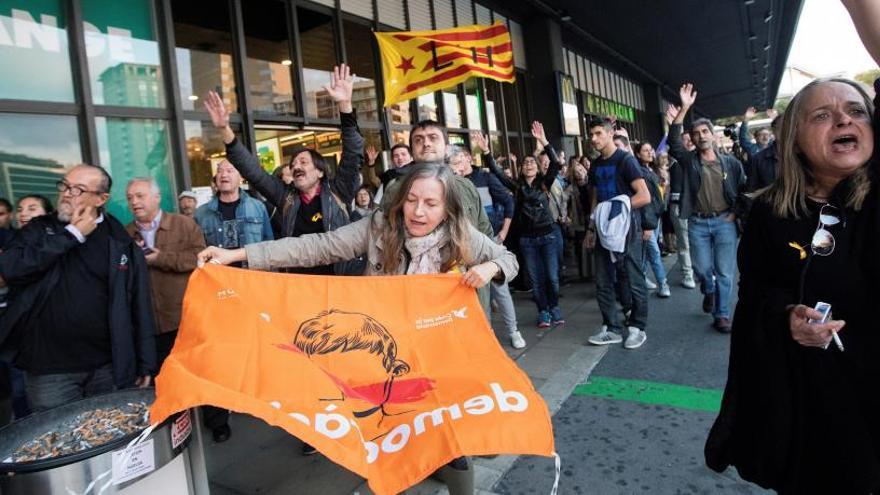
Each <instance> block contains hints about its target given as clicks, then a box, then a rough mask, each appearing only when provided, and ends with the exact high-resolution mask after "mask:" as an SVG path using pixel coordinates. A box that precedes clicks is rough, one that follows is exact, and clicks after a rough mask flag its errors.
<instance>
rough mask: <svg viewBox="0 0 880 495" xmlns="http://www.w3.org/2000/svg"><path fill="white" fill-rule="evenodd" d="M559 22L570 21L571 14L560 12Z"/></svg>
mask: <svg viewBox="0 0 880 495" xmlns="http://www.w3.org/2000/svg"><path fill="white" fill-rule="evenodd" d="M559 20H560V21H562V22H568V21H570V20H571V14H569V13H568V11H567V10H560V11H559Z"/></svg>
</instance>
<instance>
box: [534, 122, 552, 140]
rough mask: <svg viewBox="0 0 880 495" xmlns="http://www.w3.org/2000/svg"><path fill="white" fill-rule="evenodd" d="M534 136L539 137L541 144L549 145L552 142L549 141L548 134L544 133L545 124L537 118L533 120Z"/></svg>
mask: <svg viewBox="0 0 880 495" xmlns="http://www.w3.org/2000/svg"><path fill="white" fill-rule="evenodd" d="M532 137H534V138H535V139H537V140H538V143H540V144H541V146H547V145H548V144H550V142H549V141H547V135H546V134H544V125H543V124H541V123H540V122H538V121H537V120H536V121H534V122H532Z"/></svg>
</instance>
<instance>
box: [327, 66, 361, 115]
mask: <svg viewBox="0 0 880 495" xmlns="http://www.w3.org/2000/svg"><path fill="white" fill-rule="evenodd" d="M353 89H354V74H352V73H351V69H350V68H349V66H347V65H345V64H342V65H337V66H336V67H333V72H332V73H331V74H330V85H329V86H324V91H327V94H329V95H330V97H331V98H333V101H335V102H336V106H337V107H339V111H340V112H342V113H351V111H352V108H351V93H352V91H353Z"/></svg>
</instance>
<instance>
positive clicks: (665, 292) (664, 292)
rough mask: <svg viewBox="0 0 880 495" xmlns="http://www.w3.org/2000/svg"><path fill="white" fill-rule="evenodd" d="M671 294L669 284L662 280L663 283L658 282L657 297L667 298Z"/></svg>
mask: <svg viewBox="0 0 880 495" xmlns="http://www.w3.org/2000/svg"><path fill="white" fill-rule="evenodd" d="M671 295H672V292H671V291H670V290H669V284H668V283H666V281H665V280H664V281H663V283H661V284H660V290H658V291H657V297H662V298H667V297H669V296H671Z"/></svg>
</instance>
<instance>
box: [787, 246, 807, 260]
mask: <svg viewBox="0 0 880 495" xmlns="http://www.w3.org/2000/svg"><path fill="white" fill-rule="evenodd" d="M788 245H789V246H791V247H793V248H795V249H797V251H798V254H799V255H800V259H802V260H805V259H807V250H806V249H804V247H803V246H801V245H800V244H798V243H796V242H794V241H792V242H789V243H788Z"/></svg>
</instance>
